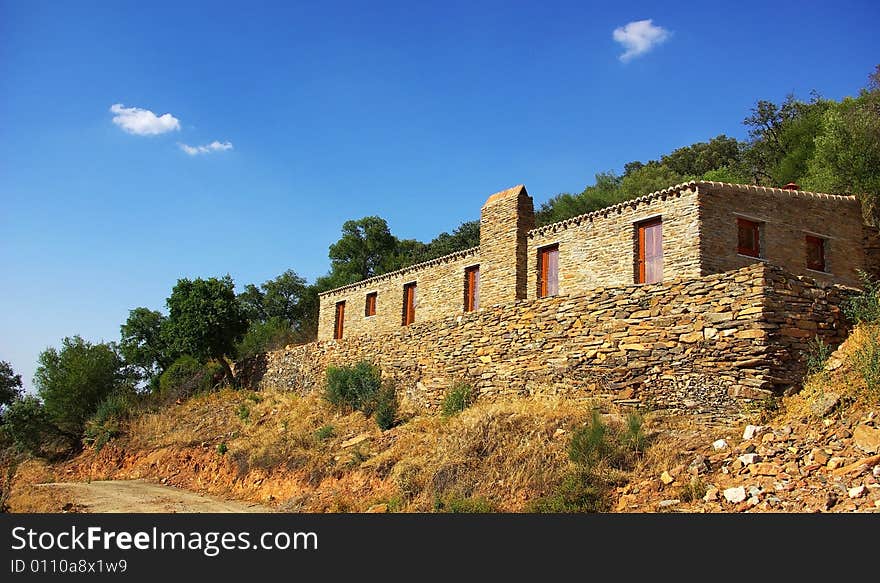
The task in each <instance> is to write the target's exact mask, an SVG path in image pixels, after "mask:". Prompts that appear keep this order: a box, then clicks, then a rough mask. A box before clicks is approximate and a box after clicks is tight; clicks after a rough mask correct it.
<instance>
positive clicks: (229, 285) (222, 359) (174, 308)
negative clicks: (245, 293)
mask: <svg viewBox="0 0 880 583" xmlns="http://www.w3.org/2000/svg"><path fill="white" fill-rule="evenodd" d="M166 304H167V306H168V310H169V313H168V319H167V321H166V322H165V325H164V326H163V327H162V336H163V340H164V341H165V342H166V343H167V345H168V346H169V347H170V348H171V352H172V353H173V354H175V355H176V356H180V355H184V354H189V355H191V356H193V357H195V358H197V359H199V360H201V361H206V360H207V359H210V358H213V359H216V360H217V361H218V362H219V363H220V364H221V366H223V369H224V370H225V371H226V375H227V378H229V379H232V378H233V374H232V369H231V368H230V366H229V363H228V362H227V360H226V357H227V356H230V357H231V356H232V355H234V354H235V343H236V342H238V341H239V340H241V337H242V336H243V335H244V333H245V331H246V330H247V319H246V318H245V316H244V313H243V310H242V308H241V305H240V304H239V302H238V299H237V298H236V296H235V284H234V283H233V281H232V278H231V277H230V276H228V275H227V276H225V277H223V278H222V279H217V278H215V277H212V278H209V279H201V278H197V279H195V280H189V279H179V280H177V285H175V286H174V289H173V290H172V291H171V296H170V297H169V298H168V299H167V300H166Z"/></svg>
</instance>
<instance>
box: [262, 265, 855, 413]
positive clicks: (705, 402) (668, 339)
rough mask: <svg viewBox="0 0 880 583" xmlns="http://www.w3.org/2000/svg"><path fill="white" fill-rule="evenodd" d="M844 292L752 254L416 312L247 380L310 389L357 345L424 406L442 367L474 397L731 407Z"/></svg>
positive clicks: (779, 383) (837, 336)
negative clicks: (645, 278)
mask: <svg viewBox="0 0 880 583" xmlns="http://www.w3.org/2000/svg"><path fill="white" fill-rule="evenodd" d="M845 293H846V292H845V291H844V290H843V289H842V288H839V287H837V286H832V285H828V284H826V283H822V282H815V281H813V280H810V279H806V278H797V277H795V276H793V275H790V274H787V273H785V272H784V271H782V270H781V269H779V268H776V267H772V266H768V265H766V264H764V263H756V264H753V265H750V266H747V267H744V268H741V269H739V270H735V271H731V272H726V273H721V274H715V275H709V276H705V277H700V278H687V279H685V278H680V279H674V280H670V281H665V282H663V283H659V284H651V285H641V286H633V285H628V286H613V287H600V288H595V289H591V290H587V291H584V292H581V293H578V294H576V295H575V294H571V295H560V296H555V297H550V298H541V299H530V300H521V301H517V302H515V303H511V304H508V305H496V306H491V307H485V308H483V309H481V310H480V311H477V312H470V313H464V314H458V315H455V316H448V317H445V318H442V319H439V320H433V321H427V322H419V321H418V320H417V321H416V323H414V324H412V325H410V326H407V327H405V328H400V327H398V328H397V329H395V330H394V331H393V332H391V333H386V334H380V335H362V336H357V337H348V338H343V339H342V340H329V341H318V342H313V343H311V344H307V345H303V346H291V347H288V348H286V349H283V350H279V351H276V352H272V353H270V354H269V355H267V358H266V363H265V371H264V372H263V373H262V377H261V378H260V379H257V380H255V381H254V382H257V383H258V384H260V385H261V386H276V387H280V388H283V389H288V390H294V391H297V392H308V391H312V390H320V387H322V385H323V382H324V372H325V370H326V367H327V366H328V365H331V364H332V365H341V364H353V363H354V362H356V361H358V360H360V359H368V360H371V361H373V362H375V363H376V364H378V365H379V366H380V368H381V369H382V371H383V374H384V375H386V376H388V377H391V378H393V379H395V380H396V381H397V382H398V387H399V390H401V391H402V392H403V393H405V394H406V395H407V397H408V398H409V399H410V400H411V401H412V402H414V403H417V404H419V405H421V406H423V407H425V408H426V409H428V410H433V409H435V408H436V407H437V406H438V404H439V403H440V401H441V400H442V397H443V394H444V393H445V391H446V390H447V389H448V388H449V387H450V386H451V385H452V383H453V382H455V381H456V380H464V381H466V382H469V383H471V384H473V385H474V386H475V387H477V388H478V389H479V392H480V395H481V398H483V399H495V398H499V397H504V396H507V395H529V394H547V393H552V394H567V395H572V396H574V397H577V396H589V395H603V396H610V397H614V398H618V399H638V400H639V401H641V402H644V403H648V404H651V405H652V406H660V407H673V408H681V409H686V410H690V411H700V412H704V411H715V412H717V411H723V410H726V409H735V408H736V406H735V400H734V397H760V396H765V395H768V394H771V393H773V392H776V393H778V392H780V391H782V390H784V389H785V388H787V387H788V386H790V385H794V384H797V383H798V382H799V379H800V376H801V375H802V374H803V369H804V364H803V358H802V355H801V354H800V351H801V350H802V349H803V348H804V347H805V345H806V342H807V341H808V340H809V339H810V338H812V337H813V336H815V335H819V336H821V337H822V338H823V339H824V340H825V341H826V342H828V343H830V344H837V343H839V342H840V341H842V339H843V336H844V334H845V330H844V325H843V322H842V320H841V314H840V310H839V309H838V308H837V305H839V303H840V300H841V298H842V295H843V294H845Z"/></svg>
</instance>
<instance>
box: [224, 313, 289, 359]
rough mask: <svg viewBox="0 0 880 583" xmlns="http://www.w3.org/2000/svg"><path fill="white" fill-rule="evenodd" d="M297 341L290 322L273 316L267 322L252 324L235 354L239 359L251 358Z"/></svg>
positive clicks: (237, 346) (236, 348)
mask: <svg viewBox="0 0 880 583" xmlns="http://www.w3.org/2000/svg"><path fill="white" fill-rule="evenodd" d="M296 341H297V336H296V335H295V334H294V332H293V328H292V327H291V325H290V321H289V320H286V319H284V318H278V317H274V316H273V317H272V318H269V319H268V320H266V321H265V322H251V324H250V327H249V328H248V331H247V333H246V334H245V335H244V337H243V338H242V339H241V342H239V343H238V344H237V345H236V347H235V353H236V356H237V357H238V358H239V359H242V358H251V357H253V356H257V355H258V354H263V353H264V352H269V351H270V350H277V349H278V348H284V347H285V346H287V345H288V344H293V343H294V342H296Z"/></svg>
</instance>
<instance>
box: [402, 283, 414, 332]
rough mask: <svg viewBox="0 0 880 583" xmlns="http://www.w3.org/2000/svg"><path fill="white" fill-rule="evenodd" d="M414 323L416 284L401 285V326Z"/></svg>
mask: <svg viewBox="0 0 880 583" xmlns="http://www.w3.org/2000/svg"><path fill="white" fill-rule="evenodd" d="M415 321H416V282H414V281H413V282H410V283H405V284H403V319H402V321H401V325H402V326H409V325H410V324H412V323H413V322H415Z"/></svg>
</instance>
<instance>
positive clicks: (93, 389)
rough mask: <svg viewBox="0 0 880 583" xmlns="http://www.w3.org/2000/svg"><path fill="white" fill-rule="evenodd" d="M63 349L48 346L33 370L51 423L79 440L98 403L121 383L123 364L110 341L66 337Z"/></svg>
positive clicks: (38, 391)
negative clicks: (101, 341)
mask: <svg viewBox="0 0 880 583" xmlns="http://www.w3.org/2000/svg"><path fill="white" fill-rule="evenodd" d="M61 344H62V345H61V349H60V350H56V349H55V348H47V349H46V350H44V351H43V352H42V353H40V356H39V366H38V367H37V370H36V372H35V373H34V385H35V386H36V388H37V394H38V395H39V396H40V398H41V399H42V400H43V408H44V409H45V411H46V413H48V414H49V417H50V418H51V419H52V423H53V424H54V425H55V426H56V427H58V429H60V430H61V431H63V432H64V433H66V434H68V435H70V436H71V437H73V436H76V440H77V441H79V438H80V436H82V433H83V429H84V428H85V423H86V421H87V420H88V419H89V418H90V417H91V416H92V415H93V414H94V413H95V411H96V410H97V408H98V405H99V404H100V403H101V401H103V400H104V399H105V398H107V396H108V395H110V394H111V393H112V392H113V391H114V390H116V389H118V388H119V387H120V386H122V384H123V381H124V380H125V379H124V370H123V367H124V364H123V362H122V359H121V358H120V356H119V355H118V354H117V353H116V350H115V348H114V347H113V346H112V345H110V344H105V343H101V344H92V343H90V342H87V341H85V340H83V339H82V338H81V337H79V336H73V337H72V338H65V339H64V340H63V341H62V343H61Z"/></svg>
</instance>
